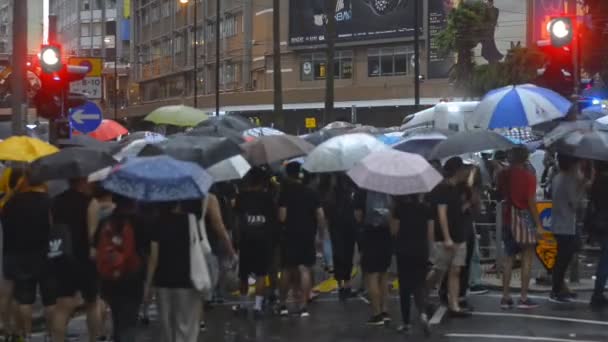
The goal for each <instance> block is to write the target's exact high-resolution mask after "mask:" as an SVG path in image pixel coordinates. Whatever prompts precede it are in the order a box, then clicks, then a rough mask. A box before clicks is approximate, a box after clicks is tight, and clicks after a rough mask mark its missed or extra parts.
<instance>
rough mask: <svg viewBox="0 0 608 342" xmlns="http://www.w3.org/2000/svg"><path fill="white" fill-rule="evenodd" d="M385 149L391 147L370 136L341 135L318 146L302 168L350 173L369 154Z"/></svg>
mask: <svg viewBox="0 0 608 342" xmlns="http://www.w3.org/2000/svg"><path fill="white" fill-rule="evenodd" d="M384 149H389V147H388V146H386V145H385V144H384V143H382V142H381V141H379V140H378V139H376V138H375V137H373V136H371V135H369V134H363V133H353V134H346V135H341V136H339V137H335V138H332V139H329V140H327V141H326V142H324V143H322V144H321V145H319V146H317V147H316V148H315V149H314V150H313V151H312V152H311V153H310V154H309V155H308V157H307V158H306V161H305V162H304V165H302V167H303V168H304V169H306V170H307V171H308V172H316V173H320V172H340V171H348V170H350V169H352V168H353V166H355V164H356V163H357V162H359V161H360V160H361V159H363V158H365V157H366V156H367V155H368V154H370V153H372V152H375V151H381V150H384Z"/></svg>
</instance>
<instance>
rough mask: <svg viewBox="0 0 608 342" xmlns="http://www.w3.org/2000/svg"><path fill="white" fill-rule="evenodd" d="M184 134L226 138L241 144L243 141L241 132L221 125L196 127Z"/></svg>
mask: <svg viewBox="0 0 608 342" xmlns="http://www.w3.org/2000/svg"><path fill="white" fill-rule="evenodd" d="M186 135H187V136H195V137H214V138H227V139H228V140H230V141H232V142H234V143H235V144H242V143H244V142H245V139H244V138H243V134H242V133H241V132H239V131H236V130H233V129H230V128H227V127H223V126H207V127H197V128H195V129H193V130H191V131H190V132H188V133H187V134H186Z"/></svg>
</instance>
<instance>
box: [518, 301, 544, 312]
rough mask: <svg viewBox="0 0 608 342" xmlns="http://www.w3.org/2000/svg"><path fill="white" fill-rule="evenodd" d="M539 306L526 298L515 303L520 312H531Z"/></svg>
mask: <svg viewBox="0 0 608 342" xmlns="http://www.w3.org/2000/svg"><path fill="white" fill-rule="evenodd" d="M539 306H540V305H539V304H538V303H536V302H535V301H533V300H532V299H530V298H528V299H526V300H521V299H520V300H519V303H517V308H518V309H521V310H531V309H536V308H538V307H539Z"/></svg>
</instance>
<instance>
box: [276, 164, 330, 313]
mask: <svg viewBox="0 0 608 342" xmlns="http://www.w3.org/2000/svg"><path fill="white" fill-rule="evenodd" d="M285 171H286V173H287V179H286V181H285V182H284V184H282V189H281V194H280V195H279V224H282V225H284V227H285V228H284V233H283V245H282V246H281V252H282V256H281V259H282V260H281V261H282V264H283V265H282V266H283V272H282V277H281V283H282V284H281V291H280V292H281V293H280V305H279V314H280V315H281V316H286V315H288V314H289V311H288V310H287V306H286V301H287V295H288V292H289V290H290V289H293V290H294V292H296V291H297V292H298V293H299V296H298V299H297V305H298V309H297V311H296V313H297V314H298V315H299V316H300V317H308V316H310V313H309V312H308V308H307V304H308V300H309V298H310V294H311V290H312V274H311V268H312V266H313V265H314V264H315V261H316V248H315V239H316V237H317V232H319V237H320V238H321V239H323V238H324V237H325V234H327V223H326V221H325V213H324V211H323V208H322V206H321V201H320V199H319V195H318V194H317V193H316V192H315V191H314V190H312V189H311V188H309V187H307V186H306V185H304V184H302V182H301V181H300V172H301V170H300V163H297V162H291V163H289V164H287V165H286V167H285Z"/></svg>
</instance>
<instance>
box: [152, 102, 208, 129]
mask: <svg viewBox="0 0 608 342" xmlns="http://www.w3.org/2000/svg"><path fill="white" fill-rule="evenodd" d="M208 118H209V116H207V114H205V112H203V111H202V110H198V109H196V108H192V107H188V106H184V105H180V106H164V107H160V108H157V109H155V110H154V111H152V113H150V114H148V116H146V118H145V119H144V120H146V121H150V122H153V123H155V124H157V125H174V126H182V127H194V126H196V125H198V124H199V123H201V122H203V121H205V120H207V119H208Z"/></svg>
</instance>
